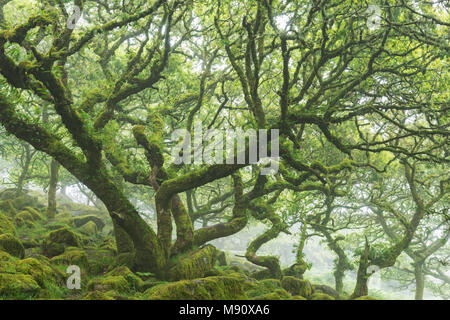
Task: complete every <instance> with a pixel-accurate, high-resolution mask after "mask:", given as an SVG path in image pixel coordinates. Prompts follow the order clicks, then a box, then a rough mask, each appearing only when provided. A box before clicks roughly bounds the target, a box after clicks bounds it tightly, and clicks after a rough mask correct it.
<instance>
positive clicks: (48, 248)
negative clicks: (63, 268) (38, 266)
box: [43, 227, 81, 257]
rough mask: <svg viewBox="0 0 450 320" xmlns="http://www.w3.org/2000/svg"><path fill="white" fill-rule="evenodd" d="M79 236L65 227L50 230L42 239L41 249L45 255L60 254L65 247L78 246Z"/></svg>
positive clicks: (79, 242)
mask: <svg viewBox="0 0 450 320" xmlns="http://www.w3.org/2000/svg"><path fill="white" fill-rule="evenodd" d="M80 245H81V238H80V236H79V235H77V234H76V233H75V232H73V231H72V230H70V229H69V228H67V227H64V228H61V229H57V230H54V231H52V232H50V233H49V234H48V235H47V236H46V237H45V240H44V245H43V249H44V252H45V254H46V255H48V256H51V257H52V256H56V255H59V254H62V253H63V252H64V250H65V248H67V247H80Z"/></svg>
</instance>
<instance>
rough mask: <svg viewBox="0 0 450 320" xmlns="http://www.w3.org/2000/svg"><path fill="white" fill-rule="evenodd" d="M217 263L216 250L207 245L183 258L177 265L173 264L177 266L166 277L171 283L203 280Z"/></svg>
mask: <svg viewBox="0 0 450 320" xmlns="http://www.w3.org/2000/svg"><path fill="white" fill-rule="evenodd" d="M215 262H216V248H215V247H214V246H212V245H207V246H205V247H203V248H200V249H198V250H196V251H194V252H192V253H190V254H189V255H188V256H185V257H182V258H181V259H179V260H178V261H176V262H175V263H176V264H175V263H172V264H175V266H173V267H172V268H170V269H169V270H168V272H167V274H166V277H167V279H168V280H170V281H176V280H180V279H195V278H201V277H204V276H205V275H206V273H207V272H208V271H210V270H211V269H212V268H214V265H215Z"/></svg>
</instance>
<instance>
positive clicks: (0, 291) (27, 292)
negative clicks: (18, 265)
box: [0, 273, 41, 299]
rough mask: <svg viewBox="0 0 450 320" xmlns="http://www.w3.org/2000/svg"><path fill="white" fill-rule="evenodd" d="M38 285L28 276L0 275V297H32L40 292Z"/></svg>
mask: <svg viewBox="0 0 450 320" xmlns="http://www.w3.org/2000/svg"><path fill="white" fill-rule="evenodd" d="M40 289H41V288H40V287H39V285H38V284H37V283H36V281H34V280H33V278H32V277H31V276H29V275H24V274H9V273H0V297H3V298H12V299H17V298H25V297H33V296H35V295H37V294H38V293H39V291H40Z"/></svg>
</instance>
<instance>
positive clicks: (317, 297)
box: [311, 292, 335, 300]
mask: <svg viewBox="0 0 450 320" xmlns="http://www.w3.org/2000/svg"><path fill="white" fill-rule="evenodd" d="M311 300H335V299H334V298H333V297H332V296H330V295H328V294H326V293H322V292H314V294H313V295H312V296H311Z"/></svg>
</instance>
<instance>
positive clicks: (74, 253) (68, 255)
mask: <svg viewBox="0 0 450 320" xmlns="http://www.w3.org/2000/svg"><path fill="white" fill-rule="evenodd" d="M50 261H51V262H52V263H53V264H57V265H63V266H70V265H77V266H79V267H80V269H81V270H82V271H85V272H87V271H88V270H89V261H88V256H87V254H86V252H84V250H83V249H80V248H76V247H67V248H66V250H65V251H64V253H63V254H60V255H58V256H55V257H53V258H51V259H50Z"/></svg>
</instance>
